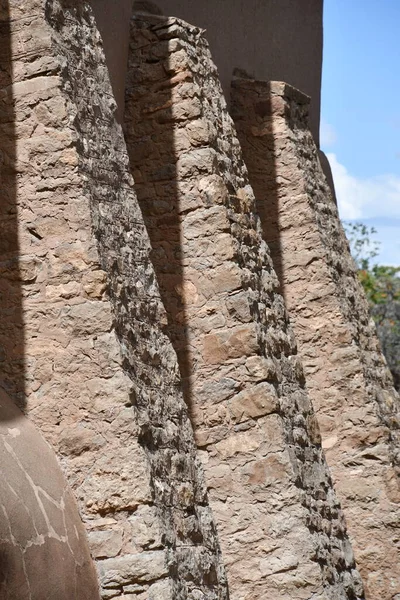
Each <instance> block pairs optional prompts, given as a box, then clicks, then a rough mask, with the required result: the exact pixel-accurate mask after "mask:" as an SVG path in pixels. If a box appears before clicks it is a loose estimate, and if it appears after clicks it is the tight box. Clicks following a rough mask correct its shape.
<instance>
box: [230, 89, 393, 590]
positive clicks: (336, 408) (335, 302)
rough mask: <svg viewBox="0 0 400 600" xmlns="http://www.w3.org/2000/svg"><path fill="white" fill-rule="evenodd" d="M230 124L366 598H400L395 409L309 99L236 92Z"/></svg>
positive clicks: (288, 92) (288, 93) (287, 93)
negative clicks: (232, 123) (324, 170)
mask: <svg viewBox="0 0 400 600" xmlns="http://www.w3.org/2000/svg"><path fill="white" fill-rule="evenodd" d="M232 92H233V93H232V102H233V111H234V118H235V122H236V126H237V130H238V135H239V138H240V140H241V144H242V148H243V154H244V158H245V160H246V164H247V167H248V169H249V176H250V180H251V183H252V185H253V188H254V190H255V194H256V198H257V207H258V211H259V213H260V215H261V217H262V222H263V229H264V235H265V239H266V240H267V241H268V244H269V246H270V248H271V251H272V257H273V260H274V264H275V267H276V269H277V270H278V272H279V273H280V278H281V285H282V288H283V291H284V295H285V299H286V303H287V307H288V309H289V313H290V315H291V319H292V321H293V324H294V329H295V332H296V336H297V339H298V342H299V350H300V354H301V357H302V360H303V364H304V367H305V373H306V379H307V387H308V389H309V391H310V396H311V398H312V401H313V403H314V405H315V407H316V411H317V415H318V421H319V424H320V427H321V432H322V437H323V447H324V448H325V450H326V454H327V459H328V463H329V465H330V467H331V471H332V475H333V479H334V483H335V488H336V490H337V492H338V495H339V498H340V500H341V502H342V505H343V507H344V510H345V515H346V520H347V523H348V527H349V532H350V537H351V540H352V542H353V547H354V549H355V555H356V560H357V563H358V566H359V568H360V571H361V574H362V577H363V581H364V583H365V587H366V592H367V597H368V598H370V599H371V600H375V599H376V598H382V599H385V600H392V599H393V598H397V597H400V596H398V595H399V594H400V564H399V560H398V557H399V517H400V506H399V503H400V489H399V480H398V473H399V470H398V467H399V399H398V396H397V394H396V393H395V391H394V389H393V386H392V381H391V378H390V375H389V372H388V369H387V366H386V364H385V361H384V359H383V356H382V354H381V351H380V347H379V343H378V340H377V337H376V333H375V328H374V326H373V323H372V321H371V319H370V318H369V314H368V305H367V301H366V299H365V297H364V294H363V292H362V289H361V286H360V284H359V282H358V280H357V276H356V272H355V267H354V264H353V261H352V259H351V257H350V253H349V248H348V244H347V241H346V238H345V235H344V232H343V229H342V227H341V224H340V221H339V218H338V214H337V209H336V206H335V204H334V202H333V200H332V197H331V193H330V191H329V187H328V186H327V183H326V181H325V178H324V176H323V174H322V171H321V167H320V165H319V161H318V158H317V150H316V148H315V145H314V142H313V140H312V136H311V134H310V132H309V129H308V122H307V117H308V105H309V99H308V98H307V97H305V96H304V95H303V94H301V93H300V92H298V91H297V90H294V89H293V88H290V87H289V86H287V85H286V84H283V83H271V84H266V83H262V82H254V81H245V80H236V81H235V82H234V84H233V88H232Z"/></svg>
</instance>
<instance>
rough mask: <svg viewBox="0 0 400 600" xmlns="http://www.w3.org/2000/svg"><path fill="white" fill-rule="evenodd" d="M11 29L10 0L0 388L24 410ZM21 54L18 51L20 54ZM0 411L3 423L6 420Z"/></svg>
mask: <svg viewBox="0 0 400 600" xmlns="http://www.w3.org/2000/svg"><path fill="white" fill-rule="evenodd" d="M11 27H16V28H17V27H18V23H17V22H15V21H14V22H13V21H10V7H9V2H8V0H2V1H1V4H0V40H1V41H0V53H1V58H0V77H1V83H0V86H1V92H0V93H1V96H0V103H1V106H0V127H1V129H0V177H1V198H0V319H1V321H0V387H2V388H3V389H4V390H5V391H6V392H8V393H9V394H10V396H11V397H12V398H13V400H14V401H15V402H16V404H17V405H18V406H19V407H20V408H22V409H23V408H24V407H25V376H24V375H25V374H24V362H25V361H24V320H23V313H22V288H21V285H22V281H23V280H27V281H28V280H29V268H28V266H27V268H26V269H24V263H23V262H22V261H21V260H20V256H19V232H18V206H17V189H16V174H17V168H18V167H17V164H16V139H17V131H16V123H15V108H14V97H13V86H12V75H13V72H12V69H13V66H12V58H13V56H12V48H11ZM17 51H18V50H17ZM6 418H7V417H5V416H4V415H3V412H2V411H1V409H0V419H6Z"/></svg>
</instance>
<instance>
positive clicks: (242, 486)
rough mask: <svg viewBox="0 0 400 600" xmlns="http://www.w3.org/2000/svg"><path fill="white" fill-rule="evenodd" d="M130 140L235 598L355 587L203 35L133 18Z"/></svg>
mask: <svg viewBox="0 0 400 600" xmlns="http://www.w3.org/2000/svg"><path fill="white" fill-rule="evenodd" d="M125 134H126V140H127V144H128V151H129V154H130V160H131V167H132V172H133V176H134V179H135V188H136V191H137V194H138V198H139V202H140V206H141V208H142V211H143V215H144V219H145V222H146V227H147V230H148V232H149V235H150V240H151V243H152V259H153V263H154V266H155V270H156V273H157V278H158V281H159V285H160V291H161V296H162V298H163V301H164V305H165V306H166V309H167V314H168V327H167V331H168V333H169V336H170V338H171V340H172V341H173V344H174V346H175V349H176V351H177V354H178V358H179V363H180V368H181V373H182V376H183V377H184V381H185V398H186V402H187V404H188V407H189V410H190V414H191V417H192V423H193V425H194V428H195V436H196V441H197V445H198V447H199V449H200V450H201V454H202V457H203V462H204V468H205V472H206V480H207V485H208V488H209V494H210V501H211V505H212V508H213V512H214V515H215V517H216V520H217V524H218V530H219V534H220V540H221V545H222V550H223V555H224V560H225V564H226V566H227V572H228V580H229V587H230V593H231V596H232V598H234V599H235V600H239V599H240V600H244V599H250V598H251V599H252V600H255V599H258V598H260V599H261V598H262V599H263V600H268V599H271V600H272V599H274V600H276V599H278V598H279V599H280V600H289V599H293V598H299V599H300V598H302V599H311V598H313V600H315V599H317V598H318V599H320V600H322V599H323V598H324V599H327V598H330V599H332V600H333V599H335V600H338V599H344V598H361V597H363V591H362V585H361V582H360V579H359V575H358V573H357V571H356V570H355V567H354V561H353V555H352V550H351V546H350V544H349V541H348V539H347V536H346V531H345V525H344V519H343V515H342V513H341V510H340V507H339V504H338V502H337V500H336V498H335V494H334V491H333V488H332V485H331V481H330V477H329V474H328V470H327V467H326V464H325V461H324V458H323V455H322V451H321V447H320V444H319V431H318V426H317V424H316V421H315V417H314V414H313V411H312V407H311V404H310V401H309V398H308V396H307V393H306V391H305V389H304V379H303V373H302V366H301V363H300V361H299V359H298V357H297V355H296V347H295V341H294V337H293V333H292V330H291V328H290V326H289V323H288V318H287V315H286V312H285V308H284V304H283V298H282V296H281V295H280V294H279V293H277V284H278V282H277V278H276V275H275V273H274V271H273V268H272V263H271V259H270V256H269V253H268V249H267V246H266V244H265V243H264V242H263V241H262V232H261V226H260V222H259V219H258V217H257V215H256V213H255V203H254V196H253V192H252V189H251V187H250V185H249V183H248V179H247V172H246V168H245V166H244V163H243V160H242V155H241V150H240V147H239V143H238V140H237V138H236V134H235V131H234V127H233V124H232V121H231V118H230V116H229V114H228V112H227V108H226V103H225V100H224V98H223V95H222V91H221V87H220V83H219V81H218V75H217V72H216V69H215V66H214V65H213V63H212V61H211V58H210V54H209V50H208V46H207V43H206V42H205V40H204V38H203V36H202V31H201V30H199V29H197V28H195V27H192V26H190V25H187V24H186V23H184V22H182V21H179V20H177V19H165V18H160V17H150V16H145V15H137V16H135V17H134V18H133V20H132V29H131V46H130V55H129V65H128V80H127V90H126V107H125Z"/></svg>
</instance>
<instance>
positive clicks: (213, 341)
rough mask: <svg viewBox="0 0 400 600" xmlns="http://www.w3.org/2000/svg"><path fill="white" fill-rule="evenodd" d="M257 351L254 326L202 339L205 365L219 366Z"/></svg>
mask: <svg viewBox="0 0 400 600" xmlns="http://www.w3.org/2000/svg"><path fill="white" fill-rule="evenodd" d="M257 350H258V340H257V330H256V327H255V325H254V324H249V325H248V326H243V327H240V326H239V327H233V328H232V329H226V330H224V331H220V332H218V333H213V334H208V335H206V336H204V338H203V351H202V353H203V358H204V360H205V362H206V363H207V364H219V363H222V362H224V361H225V360H227V359H229V358H239V357H241V356H249V355H251V354H254V353H256V352H257Z"/></svg>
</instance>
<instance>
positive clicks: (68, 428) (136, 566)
mask: <svg viewBox="0 0 400 600" xmlns="http://www.w3.org/2000/svg"><path fill="white" fill-rule="evenodd" d="M6 5H7V3H6V2H4V0H3V2H2V9H3V12H4V14H5V18H6V20H7V22H8V23H9V24H11V33H12V35H11V45H12V48H11V49H12V53H11V54H12V56H11V59H12V64H11V71H12V80H11V82H10V81H7V80H5V81H4V84H5V85H4V87H2V91H1V94H2V95H1V101H2V110H3V112H4V110H5V108H4V107H5V106H6V108H7V106H8V105H7V103H9V105H10V106H12V107H13V111H14V113H13V115H12V119H11V121H12V122H10V119H9V120H8V121H6V122H4V121H3V122H2V123H3V124H2V130H1V133H2V140H1V141H2V145H1V149H2V152H3V156H2V158H4V160H5V161H6V163H7V166H8V169H9V171H10V173H11V174H12V177H11V176H10V181H11V178H12V179H13V181H12V186H11V187H12V190H11V187H10V190H11V191H10V190H8V192H7V191H6V193H8V196H7V197H8V199H9V198H10V197H11V194H12V195H13V198H14V201H13V203H11V202H10V209H9V210H8V209H7V210H8V212H7V214H6V216H5V218H4V219H2V222H1V226H2V236H3V238H2V239H3V240H6V242H7V244H8V246H7V248H6V250H7V252H8V254H7V256H6V258H7V261H8V262H7V261H6V262H4V261H3V262H2V263H1V268H2V277H4V278H5V279H7V277H8V281H9V282H11V283H10V284H9V287H8V288H7V289H6V292H5V293H4V294H3V296H2V315H1V326H0V338H1V345H2V353H1V361H2V371H1V377H2V379H1V385H2V387H4V388H5V389H7V391H8V393H9V394H10V396H11V397H12V398H13V400H14V401H15V402H16V403H17V404H19V405H20V406H21V407H22V408H23V409H24V410H25V412H26V414H27V415H28V416H29V418H30V419H31V421H33V423H34V424H35V425H36V427H38V428H39V429H40V430H41V432H42V433H43V435H44V436H45V438H46V439H47V441H48V442H50V444H51V445H52V447H53V448H54V450H55V452H56V454H57V456H58V458H59V461H60V462H61V465H62V468H63V470H64V472H65V474H66V476H67V479H68V481H69V484H70V486H71V488H72V490H73V492H74V495H75V497H76V499H77V501H78V504H79V508H80V513H81V517H82V520H83V522H84V524H85V526H86V528H87V531H88V534H89V542H90V548H91V552H92V555H93V557H94V559H95V561H96V565H97V569H98V574H99V581H100V584H101V595H102V598H104V599H109V598H118V599H119V600H123V599H127V600H128V599H131V598H133V597H134V598H140V599H142V598H143V599H144V598H146V599H147V598H151V599H153V598H162V599H163V600H167V599H168V598H174V599H175V598H176V599H182V600H183V599H184V598H185V599H186V598H192V599H198V598H204V599H209V600H217V598H218V599H221V600H222V599H224V598H227V588H226V579H225V575H224V569H223V566H222V560H221V556H220V550H219V545H218V540H217V534H216V529H215V525H214V522H213V518H212V515H211V512H210V508H209V506H208V501H207V493H206V489H205V485H204V482H203V476H202V468H201V466H200V463H199V460H198V458H197V455H196V448H195V444H194V440H193V432H192V428H191V424H190V420H189V417H188V414H187V409H186V406H185V403H184V401H183V398H182V393H181V390H180V377H179V370H178V365H177V360H176V355H175V353H174V351H173V348H172V345H171V343H170V341H169V339H168V337H167V336H166V334H165V332H164V323H165V322H166V315H165V310H164V308H163V305H162V302H161V300H160V296H159V292H158V286H157V282H156V277H155V273H154V270H153V267H152V264H151V261H150V258H149V253H150V244H149V241H148V236H147V233H146V229H145V226H144V222H143V219H142V215H141V212H140V209H139V207H138V204H137V200H136V196H135V193H134V191H133V181H132V177H131V175H130V172H129V164H128V163H129V161H128V156H127V152H126V148H125V142H124V138H123V134H122V131H121V128H120V126H119V125H117V123H116V121H115V101H114V99H113V96H112V92H111V87H110V83H109V76H108V72H107V68H106V65H105V60H104V54H103V49H102V43H101V39H100V36H99V33H98V31H97V28H96V25H95V22H94V19H93V16H92V13H91V9H90V7H89V4H88V3H87V2H84V1H70V2H68V1H62V0H60V1H58V0H47V1H45V0H28V1H26V2H23V3H21V2H19V0H18V1H17V0H11V1H10V3H9V7H8V12H9V14H6V13H7V11H6V10H5V9H4V7H6ZM3 28H4V27H3ZM2 115H3V113H2ZM13 127H14V128H15V131H14V130H13V129H12V128H13ZM12 143H14V146H15V151H14V153H13V154H11V153H10V152H7V151H8V148H9V146H11V144H12ZM3 246H4V244H3ZM10 290H11V291H10ZM53 592H54V590H53V591H52V593H53ZM44 597H45V596H44V595H43V594H42V595H40V594H39V593H37V594H36V595H35V594H34V595H33V596H32V597H31V596H28V595H27V594H25V593H21V594H20V595H19V596H18V600H25V598H26V599H28V598H30V599H31V600H32V599H33V600H42V599H43V598H44ZM46 597H48V596H47V595H46ZM52 597H53V596H52ZM78 597H79V598H80V597H81V596H78V595H74V594H72V593H71V594H70V596H69V598H71V600H72V599H73V600H78ZM83 597H84V596H82V598H83ZM15 598H16V597H15V596H14V597H13V600H15ZM85 598H86V596H85ZM94 598H95V593H93V594H92V596H91V600H94Z"/></svg>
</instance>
